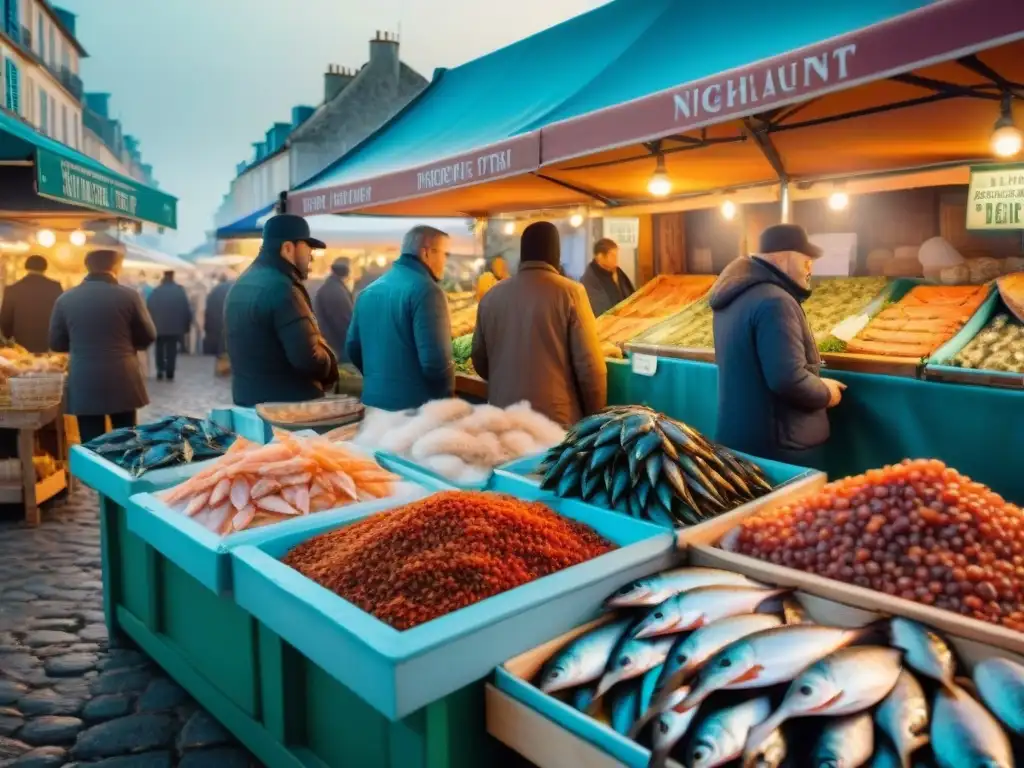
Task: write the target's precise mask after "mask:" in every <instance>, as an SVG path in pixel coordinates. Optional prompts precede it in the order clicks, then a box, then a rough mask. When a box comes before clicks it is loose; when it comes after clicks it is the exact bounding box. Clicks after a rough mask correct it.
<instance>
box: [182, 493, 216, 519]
mask: <svg viewBox="0 0 1024 768" xmlns="http://www.w3.org/2000/svg"><path fill="white" fill-rule="evenodd" d="M209 501H210V492H209V491H204V492H202V493H200V494H198V495H196V496H193V497H192V501H190V502H189V503H188V506H187V507H185V514H186V515H188V516H189V517H194V516H195V515H197V514H198V513H200V512H202V511H203V509H204V508H205V507H206V506H207V503H208V502H209Z"/></svg>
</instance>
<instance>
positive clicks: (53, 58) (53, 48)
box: [49, 21, 57, 67]
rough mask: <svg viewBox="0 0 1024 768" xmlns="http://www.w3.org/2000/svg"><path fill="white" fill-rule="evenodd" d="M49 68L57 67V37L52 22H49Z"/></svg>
mask: <svg viewBox="0 0 1024 768" xmlns="http://www.w3.org/2000/svg"><path fill="white" fill-rule="evenodd" d="M49 62H50V66H51V67H55V66H57V64H56V62H57V36H56V28H55V27H54V26H53V22H52V21H51V22H50V59H49Z"/></svg>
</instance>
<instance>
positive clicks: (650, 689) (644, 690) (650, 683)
mask: <svg viewBox="0 0 1024 768" xmlns="http://www.w3.org/2000/svg"><path fill="white" fill-rule="evenodd" d="M663 666H664V665H663V664H659V665H658V666H656V667H651V668H650V669H649V670H647V672H645V673H644V677H643V681H642V682H641V683H640V700H639V702H638V703H639V713H643V712H646V711H647V710H649V709H650V708H651V702H653V701H654V691H655V686H656V685H657V684H658V679H659V678H660V677H661V672H662V669H663Z"/></svg>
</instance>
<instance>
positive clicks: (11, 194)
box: [0, 112, 178, 229]
mask: <svg viewBox="0 0 1024 768" xmlns="http://www.w3.org/2000/svg"><path fill="white" fill-rule="evenodd" d="M26 165H31V166H33V168H34V173H33V174H32V177H31V182H32V184H33V185H34V189H26V187H27V186H28V183H29V178H28V177H27V176H24V175H23V174H22V173H19V166H26ZM0 166H13V167H11V168H8V169H5V170H6V171H10V172H13V173H5V175H4V177H3V181H2V182H0V186H5V187H7V189H6V194H4V196H3V197H4V200H3V204H2V207H3V209H4V210H5V211H7V210H8V209H10V210H12V211H15V210H16V211H18V212H21V213H24V212H32V210H33V208H32V204H31V200H32V198H34V196H35V195H38V196H40V197H43V198H46V199H47V200H49V201H54V202H55V203H58V204H61V205H63V206H72V207H74V208H85V209H88V210H90V211H99V212H100V213H105V214H110V215H112V216H115V217H118V218H125V219H135V220H137V221H145V222H149V223H151V224H156V225H157V226H160V227H167V228H169V229H175V228H176V227H177V224H178V217H177V208H178V201H177V199H176V198H174V197H172V196H171V195H168V194H167V193H165V192H161V191H160V190H158V189H153V188H152V187H149V186H146V185H145V184H141V183H139V182H138V181H136V180H135V179H130V178H128V177H127V176H122V175H121V174H118V173H115V172H114V171H111V170H110V169H109V168H107V167H106V166H104V165H103V164H102V163H100V162H98V161H96V160H93V159H92V158H91V157H87V156H86V155H83V154H82V153H80V152H76V151H75V150H73V149H72V148H71V147H68V146H66V145H65V144H62V143H60V142H59V141H55V140H54V139H51V138H49V137H48V136H44V135H43V134H41V133H39V132H38V131H36V130H35V129H33V128H32V127H31V126H29V125H28V124H27V123H25V122H23V121H21V120H20V119H18V118H17V117H15V116H14V115H11V114H9V113H6V112H0ZM13 187H21V189H20V190H17V189H13ZM19 191H21V192H22V193H23V194H21V195H20V196H17V197H16V196H15V195H16V193H17V192H19ZM12 201H13V202H12ZM15 205H17V208H15V207H14V206H15ZM40 210H41V211H42V212H45V213H47V214H50V213H58V212H60V211H61V207H60V206H53V205H45V206H42V207H41V208H40ZM65 210H66V209H65Z"/></svg>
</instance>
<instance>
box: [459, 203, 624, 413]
mask: <svg viewBox="0 0 1024 768" xmlns="http://www.w3.org/2000/svg"><path fill="white" fill-rule="evenodd" d="M560 261H561V251H560V246H559V238H558V230H557V229H556V228H555V226H554V225H553V224H551V223H550V222H546V221H542V222H537V223H535V224H531V225H530V226H529V227H527V228H526V230H525V231H524V232H523V237H522V241H521V243H520V263H519V271H518V272H517V273H516V275H515V277H510V278H508V279H506V280H502V281H501V282H500V283H498V284H497V285H495V286H494V287H493V288H491V290H489V291H488V292H487V295H486V296H484V297H483V300H482V301H481V302H480V308H479V310H478V311H477V324H476V331H475V332H474V333H473V366H474V367H475V368H476V371H477V374H479V375H480V377H481V378H483V379H486V380H487V387H488V402H490V403H491V405H496V406H498V407H500V408H505V407H508V406H510V405H513V404H515V403H518V402H520V401H522V400H526V401H528V402H529V403H530V406H531V407H532V408H533V409H534V410H536V411H538V412H540V413H542V414H544V415H545V416H547V417H548V418H549V419H551V420H552V421H555V422H557V423H559V424H561V425H562V426H565V427H568V426H569V425H571V424H575V423H576V422H577V421H579V420H580V419H582V418H583V417H584V416H589V415H590V414H592V413H596V412H597V411H600V410H601V409H602V408H604V407H605V405H606V404H607V400H608V379H607V372H606V370H605V362H604V358H603V357H602V355H601V344H600V342H599V341H598V337H597V322H596V320H595V319H594V313H593V311H592V310H591V309H590V302H589V300H588V299H587V294H586V291H585V290H584V288H583V286H581V285H580V284H579V283H576V282H574V281H572V280H569V279H568V278H566V277H563V276H562V275H560V274H559V271H558V270H559V264H560Z"/></svg>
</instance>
